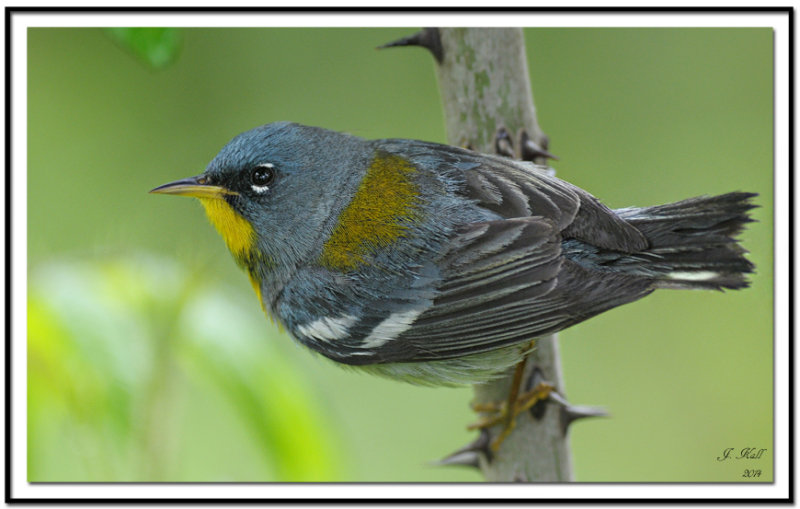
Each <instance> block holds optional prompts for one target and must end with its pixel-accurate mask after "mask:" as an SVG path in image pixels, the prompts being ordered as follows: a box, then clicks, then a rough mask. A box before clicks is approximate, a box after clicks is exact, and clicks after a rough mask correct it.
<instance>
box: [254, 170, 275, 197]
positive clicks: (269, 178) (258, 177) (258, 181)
mask: <svg viewBox="0 0 800 509" xmlns="http://www.w3.org/2000/svg"><path fill="white" fill-rule="evenodd" d="M274 180H275V169H274V166H273V165H271V164H270V163H265V164H259V165H258V166H256V167H255V168H253V169H252V170H251V171H250V186H251V187H252V188H253V191H255V192H257V193H264V192H266V191H268V190H269V186H270V184H272V182H273V181H274Z"/></svg>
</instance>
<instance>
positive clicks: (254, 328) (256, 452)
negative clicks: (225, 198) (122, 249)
mask: <svg viewBox="0 0 800 509" xmlns="http://www.w3.org/2000/svg"><path fill="white" fill-rule="evenodd" d="M239 299H240V297H237V296H236V295H235V294H232V293H231V292H230V291H229V290H228V289H226V288H225V287H224V286H211V285H206V284H203V283H201V281H200V280H199V278H198V277H197V276H189V275H187V273H186V271H185V270H184V269H183V268H182V267H181V266H180V265H178V264H176V263H174V262H172V261H170V260H166V259H157V258H153V257H150V256H144V255H140V256H136V257H132V258H130V259H113V260H109V261H103V262H97V261H95V262H93V263H91V264H89V263H85V262H71V263H63V262H62V263H52V264H45V265H42V266H40V267H39V268H38V270H37V271H36V273H35V274H34V275H33V277H32V281H31V286H30V294H29V302H28V334H29V336H28V339H29V341H28V366H29V371H28V380H29V383H28V405H29V413H30V419H29V440H30V445H31V448H30V452H31V454H30V457H29V467H30V469H29V477H28V478H29V480H31V481H41V480H48V481H160V480H164V479H173V480H177V479H179V478H180V477H181V474H180V471H181V469H182V468H184V466H185V465H184V462H185V461H186V460H187V459H188V458H190V457H191V455H187V454H186V452H187V451H188V450H195V449H203V448H206V447H207V446H208V444H207V441H208V439H209V437H208V436H198V434H197V428H202V427H204V426H205V423H207V422H208V421H212V420H215V419H217V418H218V417H219V414H220V413H226V414H228V415H229V417H232V418H233V420H234V421H238V422H239V423H240V426H241V428H242V429H241V430H237V433H235V434H232V435H227V434H223V435H220V436H217V437H215V440H216V441H217V442H218V443H219V444H220V445H224V446H225V447H226V448H230V449H229V453H230V454H234V452H235V454H236V455H237V458H236V462H234V463H223V464H220V463H218V462H212V461H205V462H203V463H202V465H201V468H200V469H199V470H198V471H197V473H196V474H195V476H194V477H193V478H191V479H187V480H197V481H200V480H204V481H220V480H234V479H235V480H250V481H258V480H265V479H269V480H276V481H287V480H295V481H296V480H329V481H335V480H338V479H339V477H338V474H337V468H336V467H338V465H339V464H340V463H341V461H342V460H341V458H339V457H338V455H337V454H336V449H337V436H336V434H335V433H331V430H329V429H328V427H327V426H326V425H325V423H326V422H328V421H329V419H328V418H327V416H326V415H325V411H324V409H323V408H321V407H320V404H319V402H318V401H316V399H317V398H318V397H319V395H317V394H314V391H313V390H311V389H310V388H309V387H308V385H307V382H306V381H305V379H304V378H303V377H302V376H300V374H299V370H298V369H297V366H294V365H293V363H292V360H291V358H290V357H289V356H287V355H285V354H284V353H283V352H282V351H281V349H280V348H279V347H278V346H279V345H280V343H278V342H265V341H262V338H261V334H260V332H261V329H262V328H263V327H262V324H261V323H260V322H259V321H257V320H254V318H253V317H252V316H250V315H248V314H247V313H244V312H242V311H241V309H240V307H245V306H243V305H241V303H240V302H238V301H239ZM209 381H210V382H211V383H213V384H215V385H217V386H218V387H219V388H220V391H219V396H221V398H219V397H218V398H217V401H215V398H209V397H206V395H205V392H206V391H207V390H208V387H207V385H208V382H209ZM187 400H194V403H191V402H190V403H187ZM190 406H194V408H190ZM243 440H244V441H245V444H252V446H253V449H252V451H249V452H248V451H246V449H247V447H245V446H244V444H241V443H240V444H238V445H237V442H242V441H243ZM51 451H57V453H58V455H59V457H60V462H59V463H56V464H54V463H52V462H49V461H48V459H49V457H50V455H51ZM339 452H340V451H339ZM239 462H241V463H245V464H246V463H252V465H250V467H251V468H252V469H253V470H252V471H250V472H246V471H239V472H236V471H229V470H227V469H228V468H230V467H231V466H232V465H235V464H236V463H239Z"/></svg>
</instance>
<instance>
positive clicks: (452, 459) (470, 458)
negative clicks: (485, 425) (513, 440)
mask: <svg viewBox="0 0 800 509" xmlns="http://www.w3.org/2000/svg"><path fill="white" fill-rule="evenodd" d="M481 455H483V456H484V457H485V458H486V461H488V462H491V461H492V458H493V455H492V452H491V451H490V450H489V432H488V431H487V430H485V429H482V430H481V433H480V435H478V438H476V439H475V440H474V441H473V442H471V443H469V444H467V445H465V446H464V447H462V448H461V449H459V450H457V451H456V452H454V453H452V454H450V455H448V456H447V457H445V458H442V459H440V460H438V461H433V462H431V463H432V464H433V465H436V466H450V465H462V466H468V467H475V468H480V464H479V459H480V456H481Z"/></svg>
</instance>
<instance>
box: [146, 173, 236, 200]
mask: <svg viewBox="0 0 800 509" xmlns="http://www.w3.org/2000/svg"><path fill="white" fill-rule="evenodd" d="M150 192H151V193H156V194H175V195H178V196H193V197H195V198H222V196H223V195H226V194H238V193H236V192H234V191H231V190H230V189H226V188H224V187H220V186H212V185H211V184H207V183H206V177H205V176H203V175H197V176H196V177H189V178H186V179H181V180H176V181H175V182H170V183H169V184H164V185H163V186H158V187H157V188H155V189H153V190H151V191H150Z"/></svg>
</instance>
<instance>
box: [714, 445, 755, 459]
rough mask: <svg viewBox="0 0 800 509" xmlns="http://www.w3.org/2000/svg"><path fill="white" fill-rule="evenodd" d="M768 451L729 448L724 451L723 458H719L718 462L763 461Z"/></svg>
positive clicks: (753, 448)
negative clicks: (762, 458)
mask: <svg viewBox="0 0 800 509" xmlns="http://www.w3.org/2000/svg"><path fill="white" fill-rule="evenodd" d="M765 452H767V450H766V449H763V448H762V449H759V448H758V447H745V448H743V449H739V450H737V449H736V448H735V447H728V448H726V449H725V450H724V451H722V456H717V461H725V460H757V459H761V457H762V456H763V455H764V453H765Z"/></svg>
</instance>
